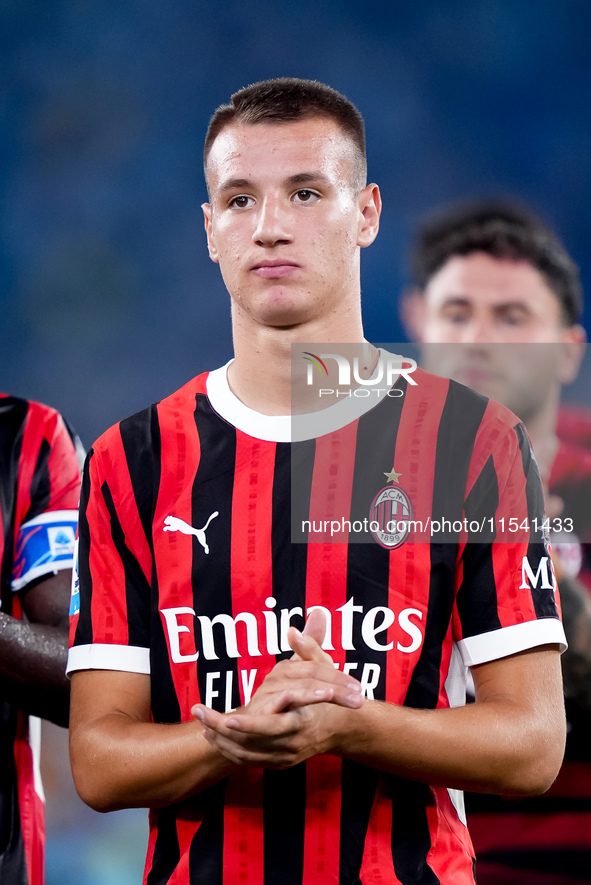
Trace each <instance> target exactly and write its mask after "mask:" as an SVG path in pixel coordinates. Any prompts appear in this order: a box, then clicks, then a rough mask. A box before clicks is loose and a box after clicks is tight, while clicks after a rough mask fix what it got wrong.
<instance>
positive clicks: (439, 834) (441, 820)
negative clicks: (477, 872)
mask: <svg viewBox="0 0 591 885" xmlns="http://www.w3.org/2000/svg"><path fill="white" fill-rule="evenodd" d="M431 791H432V792H433V794H434V796H435V800H436V802H437V806H436V807H435V806H432V805H431V806H428V807H427V809H426V811H427V820H428V823H429V831H430V833H431V846H432V847H431V850H430V851H429V853H428V855H427V863H428V864H429V866H430V867H431V869H432V870H433V872H434V873H435V875H436V876H437V877H438V878H439V881H440V882H453V885H474V873H473V863H472V860H473V857H474V849H473V848H472V841H471V839H470V836H469V834H468V830H467V829H466V827H465V826H464V824H463V823H462V822H461V821H460V820H459V818H458V815H457V812H456V810H455V808H454V806H453V803H452V801H451V799H450V796H449V793H448V791H447V790H446V789H445V787H431ZM459 846H461V848H463V851H462V850H461V848H459Z"/></svg>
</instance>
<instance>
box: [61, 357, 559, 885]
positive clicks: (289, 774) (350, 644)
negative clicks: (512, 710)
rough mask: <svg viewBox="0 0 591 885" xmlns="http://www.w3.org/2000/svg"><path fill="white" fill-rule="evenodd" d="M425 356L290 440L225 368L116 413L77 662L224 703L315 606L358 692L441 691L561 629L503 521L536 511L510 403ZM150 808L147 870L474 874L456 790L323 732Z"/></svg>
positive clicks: (245, 877) (250, 875) (90, 539)
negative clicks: (288, 760) (242, 397)
mask: <svg viewBox="0 0 591 885" xmlns="http://www.w3.org/2000/svg"><path fill="white" fill-rule="evenodd" d="M414 377H415V378H416V380H417V384H416V386H415V385H411V384H408V383H407V381H406V379H404V378H402V379H399V381H398V382H397V383H396V385H395V387H396V391H397V395H396V396H390V395H387V396H384V397H383V399H381V400H379V401H378V402H377V404H376V405H373V407H370V406H369V402H370V401H369V400H368V399H364V400H363V401H361V400H360V401H359V402H357V403H353V402H351V403H349V404H348V405H347V406H346V407H344V406H343V404H342V403H339V404H338V407H334V408H335V409H337V408H338V410H339V413H341V412H342V413H346V414H347V415H348V417H347V421H346V423H344V424H342V426H336V427H333V429H332V430H331V431H330V432H327V433H325V434H324V435H322V436H320V437H317V438H310V439H301V438H300V435H298V440H299V441H298V442H290V440H291V439H293V438H294V437H293V435H292V425H291V422H290V419H289V417H269V416H264V415H259V414H258V413H255V412H252V411H251V410H249V409H248V408H246V407H245V406H244V404H242V403H241V402H240V401H239V400H237V398H236V397H235V396H234V395H233V394H232V393H231V391H230V389H229V387H228V384H227V381H226V369H225V367H224V368H223V369H219V370H217V371H215V372H211V373H209V375H201V376H199V377H198V378H196V379H194V380H192V381H191V382H189V383H188V384H187V385H185V386H184V387H183V388H181V389H180V390H179V391H178V392H177V393H175V394H173V395H172V396H170V397H168V398H167V399H165V400H163V401H162V402H160V403H158V404H156V405H154V406H152V407H151V408H150V409H148V410H146V411H144V412H141V413H139V414H137V415H135V416H133V417H131V418H129V419H127V420H125V421H122V422H121V423H120V424H118V425H117V426H115V427H113V428H111V429H110V430H109V431H107V432H106V433H105V434H104V435H103V436H102V437H101V438H100V439H99V440H98V442H97V443H96V444H95V446H94V447H93V449H92V450H91V452H90V453H89V458H88V461H87V467H86V471H85V477H84V480H83V491H82V503H81V511H80V530H79V537H80V548H79V592H77V593H76V595H75V596H74V597H73V606H72V611H73V615H72V621H71V650H70V658H69V665H68V666H69V670H70V671H73V670H79V669H89V668H101V669H105V668H107V669H115V670H127V671H134V672H140V673H146V674H148V673H149V674H150V677H151V690H152V716H153V719H154V720H155V721H156V722H179V721H186V720H189V719H190V718H191V714H190V709H191V706H192V705H193V704H195V703H196V702H198V701H201V702H203V703H205V704H208V705H210V706H212V707H214V708H215V709H218V710H220V711H222V712H223V711H230V710H232V709H234V708H237V707H239V706H240V705H243V704H245V703H247V702H248V700H249V699H250V697H251V696H252V694H253V692H255V691H256V690H257V688H258V686H259V685H260V684H261V681H262V679H263V678H264V676H265V675H266V674H267V673H268V672H269V671H270V669H271V668H272V667H273V666H274V664H275V663H276V662H277V660H279V659H280V658H281V657H282V656H286V655H288V654H289V646H288V643H287V636H286V634H287V629H288V627H289V625H290V624H295V625H296V626H299V627H300V628H301V627H302V625H303V621H304V615H305V613H307V612H309V611H310V609H311V608H313V607H321V608H322V609H323V610H324V612H325V615H326V619H327V632H326V637H325V640H324V643H323V647H324V648H325V649H326V650H328V651H329V653H330V655H331V656H332V657H333V659H334V661H335V664H337V665H338V666H339V667H341V668H343V669H344V670H346V671H347V672H349V673H351V674H353V675H355V676H356V677H357V678H358V679H359V680H360V681H361V683H362V685H363V688H364V691H365V694H366V695H367V696H368V697H371V698H375V699H378V700H381V701H386V702H389V703H393V704H406V705H409V706H412V707H421V708H427V709H434V708H440V707H447V706H450V705H456V704H458V703H461V702H463V699H464V691H465V681H466V673H467V667H468V666H470V665H472V664H477V663H481V662H484V661H490V660H493V659H495V658H499V657H503V656H504V655H508V654H512V653H515V652H517V651H520V650H522V649H525V648H530V647H535V646H537V645H541V644H544V643H548V642H559V643H562V642H563V641H564V634H563V631H562V626H561V624H560V621H559V619H558V613H557V607H556V601H555V596H554V583H555V582H554V578H553V572H552V568H551V562H550V560H549V556H548V549H547V545H546V544H545V542H544V538H543V534H542V533H540V532H538V533H537V534H536V532H534V531H533V529H532V531H529V530H528V531H524V530H523V529H522V530H521V533H520V534H519V535H515V536H514V537H513V536H512V535H510V534H508V532H507V531H505V533H504V534H505V536H506V537H503V538H501V535H502V534H503V532H502V531H500V530H499V529H498V528H497V525H498V521H499V520H500V519H502V518H504V519H506V520H507V521H508V520H509V519H510V518H513V519H518V520H519V524H520V525H523V523H524V521H526V522H528V524H529V525H532V526H533V524H534V522H535V521H536V520H537V521H540V523H541V522H542V520H543V499H542V492H541V486H540V482H539V476H538V473H537V466H536V464H535V461H534V460H533V458H532V455H531V450H530V447H529V442H528V440H527V435H526V434H525V431H524V430H523V427H522V425H520V424H519V423H518V421H517V419H516V418H515V416H513V415H512V414H511V413H510V412H508V411H507V410H506V409H505V408H503V407H502V406H499V405H497V404H495V403H492V402H490V401H488V400H487V399H485V398H484V397H481V396H479V395H478V394H475V393H473V392H472V391H470V390H468V389H467V388H464V387H462V386H461V385H459V384H456V383H455V382H450V381H448V380H446V379H441V378H438V377H436V376H433V375H429V374H428V373H425V372H422V371H420V370H419V371H418V372H417V373H416V374H415V376H414ZM392 389H393V388H392ZM374 402H375V400H374ZM337 423H338V422H337ZM411 517H412V520H411ZM491 519H492V520H493V523H490V520H491ZM443 520H448V522H449V523H450V525H451V530H450V531H451V534H450V531H447V534H446V532H445V531H444V529H443V526H442V524H441V523H442V521H443ZM466 520H467V522H466ZM419 521H420V522H421V525H420V526H419ZM331 522H334V523H335V524H337V523H338V525H337V529H336V530H335V531H334V534H333V535H332V538H331V533H332V530H333V526H331ZM320 523H321V525H319V524H320ZM434 523H435V524H437V530H436V531H435V530H434V529H433V524H434ZM455 523H458V527H457V528H454V524H455ZM466 525H467V530H464V527H465V526H466ZM426 526H429V528H426ZM454 532H455V535H454V534H453V533H454ZM452 536H453V537H452ZM425 537H427V538H428V539H429V542H427V541H425ZM150 820H151V835H150V842H149V849H148V858H147V864H146V872H145V879H144V881H145V882H146V883H147V885H156V883H168V882H175V883H184V882H186V883H187V885H188V883H189V882H200V881H203V882H207V883H219V885H225V883H235V882H238V881H240V882H242V881H243V882H245V883H248V885H264V883H276V882H281V883H282V885H296V883H297V885H302V883H304V885H312V883H314V885H315V883H322V885H329V883H334V885H337V883H339V885H346V883H347V885H349V883H350V885H353V883H360V882H363V883H364V885H373V883H378V882H379V883H411V882H412V883H437V882H450V883H452V882H453V883H454V885H464V883H473V881H474V879H473V861H472V848H471V843H470V839H469V836H468V833H467V830H466V827H465V818H464V813H463V802H462V796H461V794H460V793H458V792H457V791H455V790H447V789H445V788H440V787H434V788H432V787H429V786H427V785H425V784H421V783H418V782H415V781H412V780H409V779H405V778H402V777H395V776H392V775H388V774H384V773H381V772H379V771H377V770H376V769H372V768H369V767H366V766H364V765H361V764H359V763H357V762H353V761H351V760H348V759H341V758H337V757H335V756H331V755H320V756H316V757H314V758H312V759H310V760H308V761H307V762H306V763H302V764H301V765H298V766H296V767H294V768H292V769H289V770H286V771H272V770H259V769H254V768H248V769H243V770H241V771H239V772H238V773H237V774H235V775H232V776H231V777H229V778H227V779H225V780H223V781H221V782H219V783H217V784H215V785H214V786H212V787H210V788H209V789H207V790H204V791H203V792H201V793H199V794H198V795H196V796H194V797H193V798H192V799H191V800H189V801H187V802H183V803H180V804H178V805H173V806H170V807H167V808H163V809H158V810H153V811H152V812H151V816H150Z"/></svg>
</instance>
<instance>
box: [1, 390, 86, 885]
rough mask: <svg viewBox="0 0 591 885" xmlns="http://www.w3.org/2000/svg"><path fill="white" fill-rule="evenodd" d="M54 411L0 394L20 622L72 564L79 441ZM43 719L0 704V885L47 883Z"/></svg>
mask: <svg viewBox="0 0 591 885" xmlns="http://www.w3.org/2000/svg"><path fill="white" fill-rule="evenodd" d="M76 439H77V438H75V437H74V435H73V434H72V432H71V431H70V430H69V429H68V428H67V426H66V424H65V423H64V420H63V419H62V417H61V415H60V414H59V413H58V412H56V411H55V409H51V408H49V407H48V406H44V405H41V404H40V403H35V402H30V401H27V400H24V399H18V398H16V397H12V396H7V395H5V394H0V563H1V566H0V568H1V584H0V604H1V609H2V611H3V612H5V613H6V614H8V615H10V616H12V617H15V618H20V617H21V605H20V594H22V593H25V592H26V590H27V587H28V586H29V585H30V584H31V583H32V582H34V581H38V580H40V579H42V578H43V577H44V576H47V575H50V574H53V573H54V572H55V571H57V570H59V569H62V568H71V567H72V564H73V553H74V538H75V533H76V524H77V518H78V512H77V508H78V498H79V495H80V464H79V459H78V456H77V452H76V445H75V440H76ZM39 739H40V729H39V720H37V719H36V718H34V717H31V718H30V719H29V718H28V717H27V716H25V715H24V714H23V713H21V712H20V711H18V710H17V709H15V707H14V706H12V705H11V704H9V703H8V702H7V701H5V700H2V699H1V698H0V748H1V759H0V771H1V775H0V883H3V885H4V883H6V885H42V883H43V881H44V873H43V869H44V865H43V856H44V842H45V836H44V830H45V825H44V817H43V792H42V787H41V781H40V778H39V772H38V765H39Z"/></svg>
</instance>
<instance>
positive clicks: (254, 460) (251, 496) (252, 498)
mask: <svg viewBox="0 0 591 885" xmlns="http://www.w3.org/2000/svg"><path fill="white" fill-rule="evenodd" d="M275 451H276V445H275V444H274V443H265V442H261V440H258V439H254V438H253V437H251V436H247V435H246V434H245V433H242V431H240V430H237V431H236V472H235V475H234V487H233V493H232V548H231V557H232V613H233V616H234V617H236V615H237V614H239V613H240V612H244V611H249V612H252V611H254V612H260V611H264V609H265V608H266V606H265V600H266V599H267V598H268V597H269V596H273V566H272V547H271V528H272V517H273V475H274V471H275ZM236 629H237V630H241V629H246V628H245V626H239V625H236ZM273 663H274V659H273V658H272V657H271V656H270V655H265V654H263V655H262V656H258V655H250V654H249V653H248V650H247V651H246V652H245V653H242V655H241V657H240V658H239V662H238V682H239V687H240V701H241V703H242V704H244V703H246V702H247V700H248V699H249V698H250V697H252V695H253V694H254V692H255V691H256V690H257V689H258V688H259V686H260V685H261V683H262V681H263V679H264V678H265V676H266V675H267V673H269V672H270V670H271V669H272V667H273ZM253 671H256V673H253Z"/></svg>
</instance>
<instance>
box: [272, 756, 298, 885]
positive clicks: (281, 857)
mask: <svg viewBox="0 0 591 885" xmlns="http://www.w3.org/2000/svg"><path fill="white" fill-rule="evenodd" d="M305 825H306V764H305V762H302V763H300V764H299V765H295V766H294V767H293V768H288V769H286V770H285V771H272V770H270V769H267V770H266V771H264V772H263V830H264V840H265V841H264V854H265V865H264V885H278V883H281V885H301V883H302V879H303V876H304V834H305Z"/></svg>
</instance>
